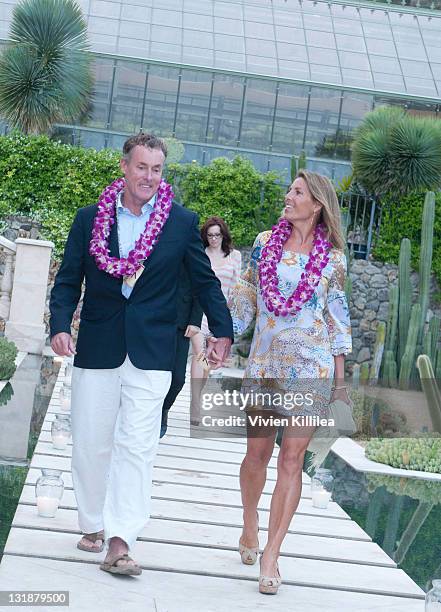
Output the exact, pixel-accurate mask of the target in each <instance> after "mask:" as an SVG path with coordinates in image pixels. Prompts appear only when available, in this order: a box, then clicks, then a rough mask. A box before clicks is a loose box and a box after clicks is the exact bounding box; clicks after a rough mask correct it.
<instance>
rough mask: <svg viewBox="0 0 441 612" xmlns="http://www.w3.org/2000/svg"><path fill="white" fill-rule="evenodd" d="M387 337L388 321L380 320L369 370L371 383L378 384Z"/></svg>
mask: <svg viewBox="0 0 441 612" xmlns="http://www.w3.org/2000/svg"><path fill="white" fill-rule="evenodd" d="M385 338H386V323H384V321H379V323H378V327H377V337H376V340H375V345H374V356H373V358H372V365H371V369H370V372H369V382H370V384H373V385H375V384H377V382H378V375H379V373H380V366H381V361H382V358H383V352H384V342H385Z"/></svg>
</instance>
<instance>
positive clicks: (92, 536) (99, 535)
mask: <svg viewBox="0 0 441 612" xmlns="http://www.w3.org/2000/svg"><path fill="white" fill-rule="evenodd" d="M83 538H85V539H86V540H89V542H92V543H95V542H96V541H97V540H101V545H100V546H95V547H93V548H91V547H90V546H85V545H84V544H81V540H82V539H83ZM81 540H80V541H79V542H78V543H77V548H79V549H80V550H85V551H86V552H92V553H100V552H102V551H103V549H104V531H97V532H96V533H83V536H82V538H81Z"/></svg>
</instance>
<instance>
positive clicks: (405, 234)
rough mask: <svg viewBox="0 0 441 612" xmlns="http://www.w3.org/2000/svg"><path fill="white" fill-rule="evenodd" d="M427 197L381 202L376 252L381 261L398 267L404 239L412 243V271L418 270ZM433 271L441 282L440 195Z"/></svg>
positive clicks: (439, 197)
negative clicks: (425, 199)
mask: <svg viewBox="0 0 441 612" xmlns="http://www.w3.org/2000/svg"><path fill="white" fill-rule="evenodd" d="M424 197H425V193H416V192H413V193H411V194H409V195H407V196H402V197H401V198H400V199H398V200H397V199H395V198H393V197H388V198H385V199H384V200H383V202H382V206H383V212H382V217H381V226H380V233H379V236H378V238H377V240H376V242H375V245H374V248H373V255H374V257H375V259H377V260H379V261H387V262H390V263H396V264H398V258H399V254H400V243H401V239H402V238H409V240H410V241H411V243H412V249H411V257H412V259H411V261H412V267H413V268H414V269H418V266H419V261H420V250H421V219H422V213H423V206H424ZM432 270H433V272H434V273H435V276H436V278H437V279H438V281H441V193H440V192H437V193H436V194H435V225H434V231H433V260H432Z"/></svg>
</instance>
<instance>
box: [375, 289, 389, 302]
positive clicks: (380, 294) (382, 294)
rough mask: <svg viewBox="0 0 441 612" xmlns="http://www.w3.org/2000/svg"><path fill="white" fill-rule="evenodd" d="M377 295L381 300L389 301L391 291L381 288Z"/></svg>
mask: <svg viewBox="0 0 441 612" xmlns="http://www.w3.org/2000/svg"><path fill="white" fill-rule="evenodd" d="M377 297H378V299H379V300H380V302H389V291H388V290H387V289H379V290H378V292H377Z"/></svg>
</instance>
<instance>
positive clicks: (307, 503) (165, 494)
mask: <svg viewBox="0 0 441 612" xmlns="http://www.w3.org/2000/svg"><path fill="white" fill-rule="evenodd" d="M23 493H27V495H26V499H25V501H33V499H34V497H35V493H34V486H33V485H32V484H25V487H24V490H23ZM152 498H153V499H158V500H159V499H163V500H173V501H182V502H192V503H196V504H205V505H208V506H210V507H213V506H214V507H219V508H221V509H222V508H237V509H239V510H242V503H241V499H240V494H239V493H236V492H234V491H219V490H217V489H207V488H203V487H200V488H197V489H193V488H192V487H191V486H187V485H177V484H171V485H169V484H161V483H155V484H154V485H153V487H152ZM63 504H64V505H66V506H69V507H74V508H76V501H75V496H74V493H73V490H72V489H65V490H64V494H63ZM270 504H271V497H270V496H268V495H263V496H262V497H261V499H260V501H259V505H258V509H259V510H268V511H269V508H270ZM296 514H297V515H300V514H305V515H310V516H319V517H321V516H323V517H328V518H335V519H340V520H343V521H347V522H350V518H349V517H348V515H347V514H346V513H345V512H344V510H343V509H342V508H340V506H339V505H338V504H336V503H335V502H330V504H329V506H328V507H327V508H326V509H322V508H314V506H313V505H312V501H311V499H303V498H301V499H300V501H299V505H298V508H297V512H296Z"/></svg>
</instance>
